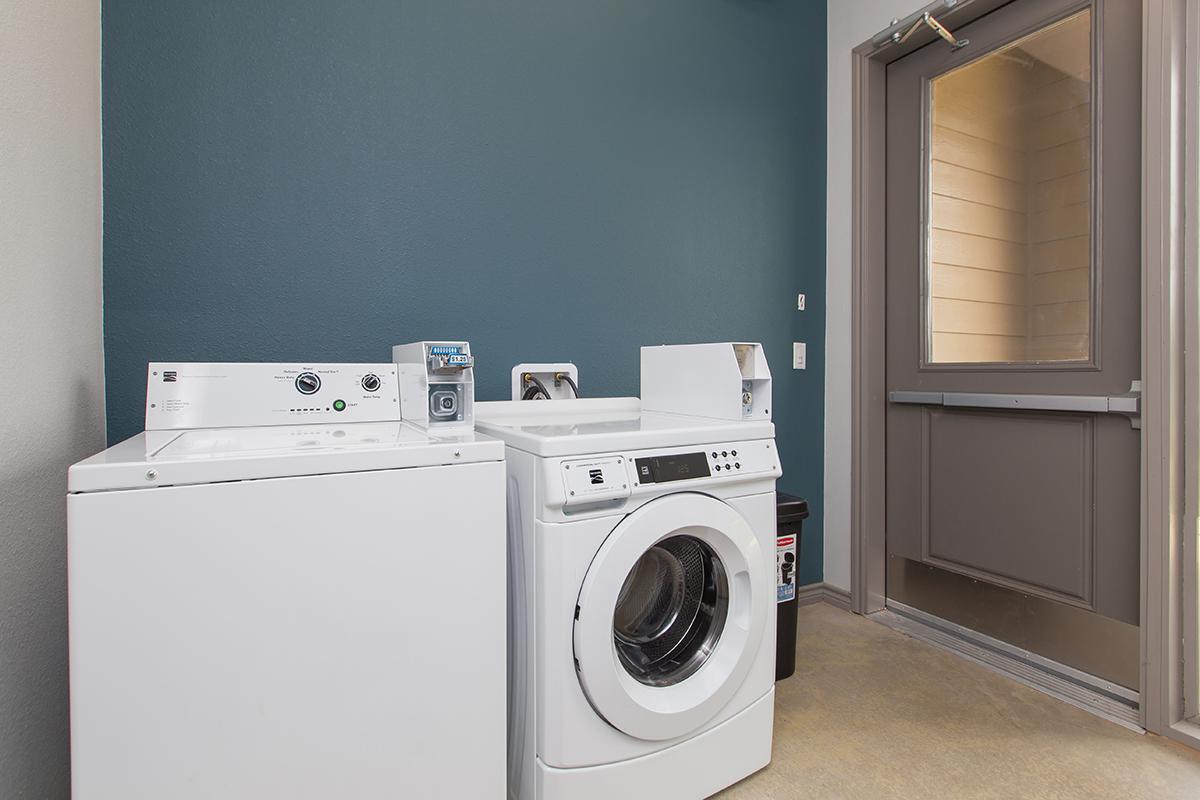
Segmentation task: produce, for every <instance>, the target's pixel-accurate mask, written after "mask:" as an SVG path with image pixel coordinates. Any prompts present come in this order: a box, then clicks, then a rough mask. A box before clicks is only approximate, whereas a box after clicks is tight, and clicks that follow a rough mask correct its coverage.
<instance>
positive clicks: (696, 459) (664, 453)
mask: <svg viewBox="0 0 1200 800" xmlns="http://www.w3.org/2000/svg"><path fill="white" fill-rule="evenodd" d="M558 470H559V472H560V475H561V478H562V487H563V497H562V504H563V506H564V507H568V508H569V507H572V506H579V505H590V504H597V503H611V502H614V501H619V500H623V499H625V498H628V497H631V496H632V495H634V494H635V493H638V492H639V491H641V492H646V491H656V490H662V489H666V488H671V489H676V488H678V489H684V488H685V487H688V486H691V485H695V486H697V488H698V489H699V488H700V487H701V486H706V485H707V486H712V485H717V484H726V483H733V482H736V481H738V480H739V479H740V480H761V479H762V478H763V477H764V476H771V475H774V476H778V475H779V473H780V469H779V456H778V454H777V453H776V451H775V445H774V441H773V440H770V439H762V440H757V441H743V442H724V443H721V444H709V445H703V446H700V445H696V446H693V447H686V448H680V447H676V448H671V449H669V450H655V451H645V450H643V451H636V452H630V453H618V454H605V455H596V456H588V457H584V458H572V459H563V460H562V461H560V462H558ZM548 499H549V498H548Z"/></svg>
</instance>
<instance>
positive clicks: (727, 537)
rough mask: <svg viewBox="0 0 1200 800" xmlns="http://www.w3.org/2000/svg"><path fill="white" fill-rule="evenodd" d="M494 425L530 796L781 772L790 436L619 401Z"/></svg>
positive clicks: (551, 409)
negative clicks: (781, 557)
mask: <svg viewBox="0 0 1200 800" xmlns="http://www.w3.org/2000/svg"><path fill="white" fill-rule="evenodd" d="M739 394H740V389H739ZM739 416H740V414H739ZM476 426H477V428H478V429H479V430H480V431H482V432H486V433H488V434H489V435H491V436H495V437H496V438H499V439H503V440H504V441H505V443H506V444H507V460H508V479H509V498H508V503H509V506H508V513H509V591H510V620H509V625H510V636H511V638H512V647H511V654H510V664H509V677H510V689H509V692H510V694H509V795H510V797H512V798H514V799H515V800H612V798H641V797H647V798H651V797H652V798H655V800H696V799H697V798H701V797H706V796H708V795H710V794H712V793H714V792H717V791H719V790H720V789H722V788H724V787H725V786H728V785H729V784H731V783H734V782H735V781H737V780H739V779H741V778H743V777H745V776H746V775H749V774H750V773H752V772H754V771H756V770H758V769H760V768H762V767H763V766H765V765H766V764H767V762H768V761H769V760H770V757H771V726H772V721H773V700H774V677H775V579H774V564H775V553H774V548H775V481H776V479H777V478H778V477H779V475H780V465H779V458H778V455H777V453H776V450H775V442H774V438H773V437H774V427H773V425H772V423H771V422H770V421H768V420H755V419H753V418H751V419H749V420H746V421H725V420H715V419H704V418H699V417H690V416H682V415H678V414H671V413H654V412H643V411H642V410H641V405H640V401H639V400H638V399H637V398H618V399H598V400H588V399H584V400H564V401H550V402H544V401H543V402H519V401H518V402H501V403H478V404H477V405H476Z"/></svg>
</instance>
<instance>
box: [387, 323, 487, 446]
mask: <svg viewBox="0 0 1200 800" xmlns="http://www.w3.org/2000/svg"><path fill="white" fill-rule="evenodd" d="M392 361H393V362H395V364H396V370H397V373H398V375H399V380H400V416H401V417H402V418H403V419H405V420H406V421H408V422H411V423H413V424H415V425H418V426H420V427H423V428H428V429H430V430H433V429H447V428H449V429H453V428H471V427H473V426H474V425H475V409H474V407H475V357H474V356H472V355H471V345H470V344H469V343H467V342H412V343H410V344H398V345H396V346H395V347H393V348H392Z"/></svg>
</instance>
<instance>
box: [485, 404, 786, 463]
mask: <svg viewBox="0 0 1200 800" xmlns="http://www.w3.org/2000/svg"><path fill="white" fill-rule="evenodd" d="M475 427H476V428H478V429H479V430H480V431H482V432H483V433H486V434H488V435H489V436H494V437H496V438H497V439H503V440H504V442H505V443H506V444H508V445H509V446H510V447H514V448H516V449H518V450H524V451H525V452H527V453H532V454H534V455H537V456H571V455H587V454H591V453H607V452H617V451H623V450H644V449H646V448H653V447H686V446H690V445H703V444H710V443H718V442H729V441H746V440H751V439H771V438H774V436H775V426H774V425H773V424H772V423H770V422H766V421H763V422H759V421H757V420H755V421H743V422H732V421H728V420H719V419H709V418H707V417H689V416H684V415H682V414H667V413H663V412H653V411H642V408H641V401H640V400H638V399H637V398H636V397H605V398H585V399H582V400H540V401H539V400H505V401H499V402H483V403H476V404H475Z"/></svg>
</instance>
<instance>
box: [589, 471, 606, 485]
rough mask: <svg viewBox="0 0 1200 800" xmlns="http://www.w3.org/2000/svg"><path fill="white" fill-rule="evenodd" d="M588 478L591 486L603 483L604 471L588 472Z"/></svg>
mask: <svg viewBox="0 0 1200 800" xmlns="http://www.w3.org/2000/svg"><path fill="white" fill-rule="evenodd" d="M588 477H589V478H591V479H592V483H593V484H597V483H604V471H603V470H598V469H592V470H588Z"/></svg>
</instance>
